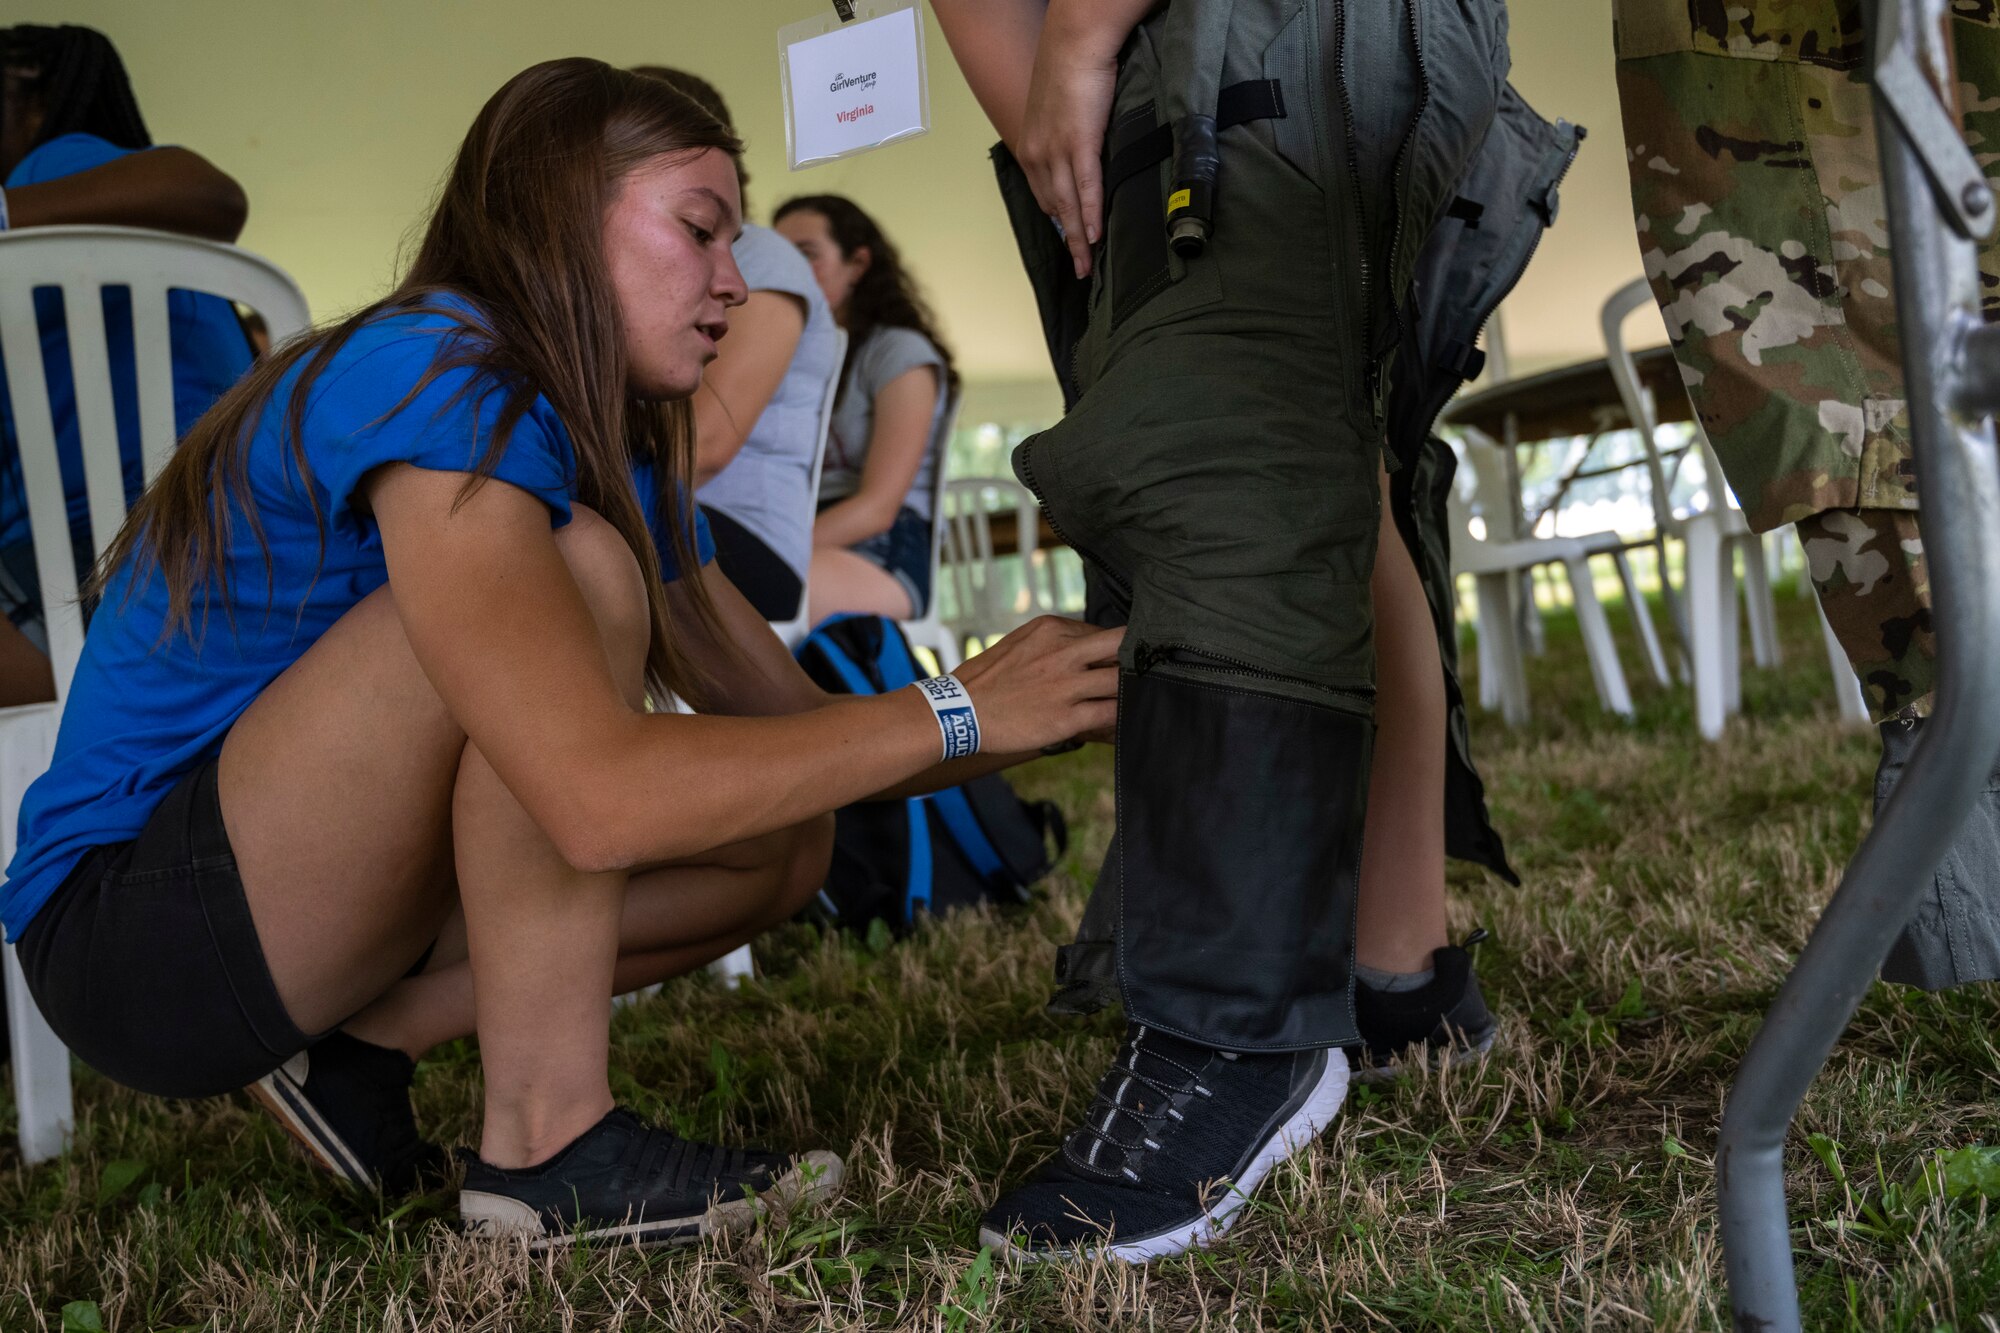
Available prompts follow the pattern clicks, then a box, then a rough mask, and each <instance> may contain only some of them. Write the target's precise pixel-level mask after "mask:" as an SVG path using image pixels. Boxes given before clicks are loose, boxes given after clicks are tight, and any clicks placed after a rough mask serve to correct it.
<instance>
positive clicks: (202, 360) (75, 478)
mask: <svg viewBox="0 0 2000 1333" xmlns="http://www.w3.org/2000/svg"><path fill="white" fill-rule="evenodd" d="M134 151H140V152H143V151H145V150H143V149H139V150H134V149H130V148H120V147H118V146H117V145H116V144H113V143H110V142H108V141H106V140H104V139H100V138H98V137H97V136H96V135H94V134H65V135H62V136H60V137H59V138H55V139H51V140H49V141H48V142H47V143H45V144H42V145H41V146H40V147H38V148H36V149H35V150H34V151H33V152H31V153H29V154H28V155H27V156H26V157H24V158H22V159H21V161H20V162H19V163H18V164H17V165H16V166H15V168H14V170H13V171H11V172H9V173H8V174H7V180H6V188H7V189H10V190H11V189H14V188H16V187H17V186H22V185H40V184H43V183H44V182H47V181H52V180H57V179H60V178H61V177H64V176H73V175H75V174H76V173H77V172H79V171H88V170H89V169H90V168H92V167H101V166H103V165H104V164H105V163H106V162H111V161H115V160H116V159H118V158H121V157H125V156H128V155H129V154H131V153H132V152H134ZM167 317H168V318H167V327H168V333H169V337H170V338H171V339H172V342H173V358H174V434H175V437H176V438H178V437H180V436H182V435H185V434H187V432H188V428H189V427H190V426H192V425H194V423H195V421H196V419H197V418H199V417H200V416H201V414H202V413H204V412H206V411H208V409H209V407H210V406H212V405H213V404H214V402H215V400H216V399H218V398H220V397H221V396H222V395H223V394H224V392H226V391H227V390H228V389H229V386H230V385H232V384H234V383H236V380H237V378H238V377H239V376H241V375H242V374H243V372H244V371H245V370H247V369H248V368H249V366H250V343H249V340H248V339H246V338H245V337H244V336H243V326H242V325H241V324H239V323H237V321H236V311H235V309H234V308H233V307H232V306H231V305H230V304H229V302H227V301H225V300H223V299H222V298H221V297H217V296H203V295H199V294H197V293H194V292H183V291H176V292H171V293H169V294H168V296H167ZM103 319H104V338H105V350H106V352H107V353H108V354H109V357H110V362H111V398H112V406H113V415H114V416H115V418H116V420H117V423H118V452H119V455H120V457H121V458H122V459H123V460H124V464H125V502H126V503H127V504H130V503H131V502H132V501H133V500H134V499H136V498H138V495H139V492H140V491H141V490H142V489H143V488H144V486H145V465H144V462H143V460H142V459H141V457H140V453H139V391H138V385H137V378H138V372H137V370H136V368H135V365H134V359H133V351H132V293H131V291H130V290H129V289H127V288H124V287H108V288H106V289H104V315H103ZM35 322H36V323H37V324H38V325H39V326H40V327H41V333H42V373H43V375H44V376H45V377H46V379H47V380H48V394H49V407H50V409H51V412H50V415H51V417H52V418H53V420H54V422H55V428H56V456H57V458H58V460H59V461H60V462H61V464H62V479H63V494H64V496H65V498H66V499H67V500H68V501H69V526H70V537H71V540H72V541H73V542H76V543H81V542H82V541H83V540H84V539H85V538H86V537H88V536H90V535H91V533H90V500H89V497H88V496H87V495H86V493H85V491H84V482H83V446H82V444H81V442H80V438H79V436H78V434H77V425H76V388H75V382H74V381H73V380H72V379H71V377H70V362H69V330H68V327H67V325H66V324H65V323H64V320H63V301H62V291H61V289H60V288H56V287H47V288H42V289H40V290H38V291H36V293H35ZM104 535H105V537H106V538H107V539H108V538H109V536H110V534H108V533H107V534H104ZM27 540H29V536H28V492H27V488H26V486H25V485H24V484H23V482H22V479H21V451H20V444H19V441H18V440H17V438H16V436H15V434H14V407H13V402H12V400H11V399H10V398H9V397H8V394H7V380H6V372H5V370H4V368H0V548H4V547H9V546H14V545H17V544H19V543H22V542H26V541H27Z"/></svg>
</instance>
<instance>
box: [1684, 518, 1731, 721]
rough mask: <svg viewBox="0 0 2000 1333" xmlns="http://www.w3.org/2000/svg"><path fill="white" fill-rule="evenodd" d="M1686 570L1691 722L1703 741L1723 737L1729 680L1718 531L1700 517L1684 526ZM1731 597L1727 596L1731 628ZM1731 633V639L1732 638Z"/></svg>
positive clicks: (1727, 708)
mask: <svg viewBox="0 0 2000 1333" xmlns="http://www.w3.org/2000/svg"><path fill="white" fill-rule="evenodd" d="M1686 550H1687V568H1686V575H1685V577H1684V579H1683V581H1682V585H1681V586H1682V588H1683V590H1684V591H1685V592H1686V594H1687V598H1686V601H1687V620H1688V626H1687V628H1688V657H1689V659H1690V668H1691V672H1692V675H1693V677H1694V717H1695V726H1696V727H1697V728H1698V729H1699V730H1700V732H1701V735H1702V739H1704V740H1711V741H1712V740H1715V739H1716V738H1717V737H1719V736H1721V735H1722V728H1723V725H1724V724H1725V723H1726V722H1727V720H1728V717H1729V705H1728V697H1729V682H1728V679H1727V671H1726V670H1725V664H1724V658H1723V632H1722V624H1723V598H1722V593H1723V583H1722V579H1723V575H1722V572H1721V571H1722V565H1723V550H1722V541H1721V534H1720V533H1718V532H1717V531H1716V530H1715V528H1714V527H1713V526H1712V525H1711V524H1709V523H1707V522H1704V521H1702V520H1701V519H1696V520H1694V521H1693V522H1690V523H1689V524H1688V526H1687V547H1686ZM1735 600H1736V599H1735V596H1734V593H1733V592H1732V593H1731V595H1730V598H1729V603H1728V605H1729V618H1730V621H1731V622H1732V623H1731V628H1732V629H1733V628H1734V623H1733V622H1734V620H1735V611H1736V607H1735ZM1735 637H1736V636H1735V635H1734V634H1733V633H1732V634H1730V635H1729V638H1730V639H1731V640H1734V639H1735Z"/></svg>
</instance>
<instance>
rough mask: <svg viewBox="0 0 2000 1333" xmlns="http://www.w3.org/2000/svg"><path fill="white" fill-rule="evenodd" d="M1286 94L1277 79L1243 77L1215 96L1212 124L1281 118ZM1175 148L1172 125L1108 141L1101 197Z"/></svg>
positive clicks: (1220, 126) (1222, 125)
mask: <svg viewBox="0 0 2000 1333" xmlns="http://www.w3.org/2000/svg"><path fill="white" fill-rule="evenodd" d="M1284 118H1285V94H1284V90H1283V89H1282V88H1280V87H1279V86H1278V81H1277V80H1276V79H1246V80H1245V81H1243V82H1242V83H1232V84H1230V85H1229V86H1228V87H1227V88H1224V89H1223V90H1222V91H1221V92H1219V93H1217V94H1216V96H1215V128H1216V130H1217V131H1218V132H1220V131H1222V130H1226V129H1228V128H1230V127H1231V126H1233V125H1243V124H1247V123H1248V122H1250V121H1253V120H1283V119H1284ZM1173 151H1174V128H1173V126H1171V125H1155V126H1152V127H1150V128H1148V129H1145V130H1142V131H1139V132H1138V133H1137V134H1136V135H1134V136H1132V137H1129V138H1127V139H1126V140H1125V142H1123V143H1118V142H1113V143H1112V145H1111V161H1110V164H1109V165H1108V166H1106V167H1105V169H1104V197H1105V198H1106V199H1109V198H1110V197H1111V196H1112V195H1113V194H1114V193H1115V192H1116V191H1117V189H1118V187H1119V186H1120V185H1123V184H1124V183H1125V182H1126V181H1128V180H1130V179H1131V178H1132V177H1134V176H1136V175H1138V174H1139V173H1140V172H1142V171H1144V170H1146V168H1148V167H1154V166H1158V165H1159V164H1160V163H1161V162H1164V161H1165V160H1166V159H1167V157H1168V156H1169V155H1170V154H1172V152H1173Z"/></svg>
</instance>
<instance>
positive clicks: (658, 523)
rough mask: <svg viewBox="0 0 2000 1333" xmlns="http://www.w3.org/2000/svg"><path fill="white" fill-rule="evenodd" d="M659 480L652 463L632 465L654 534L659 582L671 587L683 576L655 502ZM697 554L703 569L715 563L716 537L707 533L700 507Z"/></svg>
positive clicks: (697, 509) (696, 518)
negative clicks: (671, 584)
mask: <svg viewBox="0 0 2000 1333" xmlns="http://www.w3.org/2000/svg"><path fill="white" fill-rule="evenodd" d="M656 476H657V474H656V473H655V472H654V471H653V465H652V464H651V463H645V462H638V463H634V464H632V486H633V489H635V490H636V491H637V492H638V495H639V512H640V513H641V514H644V515H645V516H646V531H647V532H648V533H650V534H652V538H653V550H654V552H655V553H657V554H658V556H659V558H660V580H661V581H662V582H664V583H672V582H673V581H674V580H675V579H677V578H679V577H680V576H681V571H680V564H679V562H678V561H676V560H675V559H674V544H673V541H672V540H671V539H670V538H669V537H668V536H667V530H666V528H665V527H664V526H663V522H664V520H663V519H662V516H661V514H660V507H659V505H658V503H656V501H655V498H654V497H655V494H656V491H655V488H656V487H657V486H658V485H659V482H658V481H657V480H656ZM694 553H695V558H696V559H697V560H699V561H700V562H701V563H702V564H704V565H706V564H707V563H709V561H711V560H713V559H715V534H714V533H712V532H710V531H709V530H708V515H707V514H704V513H702V512H701V506H699V505H697V506H695V511H694Z"/></svg>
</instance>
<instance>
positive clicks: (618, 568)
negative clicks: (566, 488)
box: [556, 505, 653, 699]
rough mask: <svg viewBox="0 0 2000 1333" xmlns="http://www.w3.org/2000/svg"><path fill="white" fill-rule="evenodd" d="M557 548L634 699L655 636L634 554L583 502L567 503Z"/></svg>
mask: <svg viewBox="0 0 2000 1333" xmlns="http://www.w3.org/2000/svg"><path fill="white" fill-rule="evenodd" d="M556 547H557V549H559V550H560V551H561V552H562V554H563V559H564V560H566V561H567V562H568V563H569V571H570V576H571V577H572V578H574V579H575V580H576V586H577V588H578V589H579V590H580V591H581V592H582V593H583V600H584V602H585V603H586V604H587V605H588V606H589V607H590V613H591V615H592V617H593V618H595V620H596V621H597V631H598V633H599V634H600V635H601V636H602V637H603V639H604V648H605V651H606V653H608V654H609V655H610V658H611V663H612V666H613V668H614V669H616V670H617V672H618V679H619V684H620V685H621V686H624V687H625V688H626V689H627V692H628V693H632V694H633V695H634V697H635V699H636V691H637V689H638V688H639V682H640V679H641V677H642V675H643V672H644V667H645V661H646V652H647V649H648V648H649V647H650V646H651V644H652V639H653V613H652V608H651V607H650V606H648V605H647V602H646V579H645V575H644V574H642V573H641V572H640V570H639V558H638V556H636V555H635V554H633V552H632V548H631V547H630V546H628V545H627V544H626V542H625V538H624V537H623V536H621V535H620V534H619V532H618V529H616V528H614V527H612V526H611V524H610V523H609V522H608V521H606V520H605V518H604V516H603V515H601V514H599V513H598V512H597V511H596V510H594V509H590V508H588V507H586V506H584V505H575V506H572V507H571V510H570V521H569V523H568V524H567V525H566V526H564V527H561V528H558V529H557V530H556Z"/></svg>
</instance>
